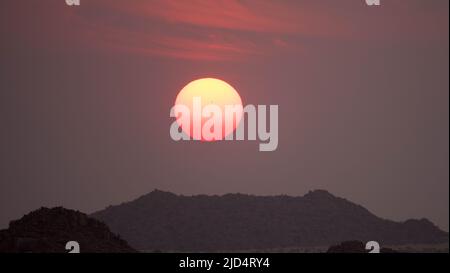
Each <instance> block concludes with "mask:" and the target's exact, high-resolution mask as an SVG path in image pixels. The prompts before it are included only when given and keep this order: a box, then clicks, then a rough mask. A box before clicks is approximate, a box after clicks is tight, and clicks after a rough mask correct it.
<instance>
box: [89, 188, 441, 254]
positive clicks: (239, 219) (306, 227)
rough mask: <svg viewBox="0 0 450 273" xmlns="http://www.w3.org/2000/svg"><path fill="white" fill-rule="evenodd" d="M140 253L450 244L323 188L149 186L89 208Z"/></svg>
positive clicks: (420, 223) (432, 230)
mask: <svg viewBox="0 0 450 273" xmlns="http://www.w3.org/2000/svg"><path fill="white" fill-rule="evenodd" d="M92 217H94V218H97V219H99V220H101V221H103V222H105V223H106V224H107V225H108V226H109V227H110V228H111V230H112V231H114V232H116V233H117V234H120V235H121V236H122V237H123V238H124V239H125V240H127V241H128V242H129V243H130V245H131V246H133V247H134V248H136V249H139V250H144V251H154V250H160V251H236V250H249V249H271V248H284V247H308V246H330V245H336V244H339V243H341V242H345V241H355V240H358V241H362V242H367V241H377V242H379V243H380V245H403V244H437V243H448V233H447V232H444V231H442V230H440V229H439V228H437V227H436V226H435V225H434V224H433V223H431V222H430V221H429V220H427V219H421V220H408V221H405V222H394V221H390V220H385V219H382V218H379V217H377V216H375V215H374V214H372V213H371V212H369V211H368V210H367V209H365V208H364V207H362V206H360V205H357V204H354V203H352V202H350V201H347V200H346V199H343V198H339V197H336V196H334V195H332V194H330V193H329V192H327V191H325V190H315V191H310V192H309V193H307V194H306V195H304V196H302V197H290V196H285V195H283V196H253V195H245V194H225V195H222V196H217V195H214V196H207V195H197V196H183V195H176V194H173V193H170V192H163V191H159V190H154V191H152V192H151V193H149V194H147V195H144V196H141V197H140V198H138V199H136V200H134V201H131V202H128V203H122V204H121V205H117V206H109V207H108V208H106V209H104V210H102V211H99V212H96V213H94V214H92Z"/></svg>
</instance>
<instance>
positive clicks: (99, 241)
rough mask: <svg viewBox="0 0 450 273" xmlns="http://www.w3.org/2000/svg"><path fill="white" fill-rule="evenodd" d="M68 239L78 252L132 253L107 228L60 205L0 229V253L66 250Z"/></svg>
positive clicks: (126, 245)
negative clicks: (78, 248) (75, 245)
mask: <svg viewBox="0 0 450 273" xmlns="http://www.w3.org/2000/svg"><path fill="white" fill-rule="evenodd" d="M69 241H76V242H78V244H79V247H80V252H88V253H89V252H136V251H135V250H134V249H133V248H131V247H130V246H129V245H128V244H127V242H125V241H124V240H122V239H120V237H119V236H117V235H115V234H113V233H112V232H111V231H110V230H109V229H108V227H107V226H106V225H105V224H104V223H102V222H100V221H98V220H96V219H93V218H90V217H88V216H87V215H86V214H84V213H81V212H78V211H74V210H68V209H64V208H61V207H57V208H52V209H49V208H41V209H38V210H36V211H33V212H31V213H29V214H27V215H25V216H24V217H22V218H21V219H19V220H16V221H12V222H11V223H10V224H9V228H8V229H6V230H1V231H0V253H1V252H68V250H66V248H65V246H66V243H67V242H69Z"/></svg>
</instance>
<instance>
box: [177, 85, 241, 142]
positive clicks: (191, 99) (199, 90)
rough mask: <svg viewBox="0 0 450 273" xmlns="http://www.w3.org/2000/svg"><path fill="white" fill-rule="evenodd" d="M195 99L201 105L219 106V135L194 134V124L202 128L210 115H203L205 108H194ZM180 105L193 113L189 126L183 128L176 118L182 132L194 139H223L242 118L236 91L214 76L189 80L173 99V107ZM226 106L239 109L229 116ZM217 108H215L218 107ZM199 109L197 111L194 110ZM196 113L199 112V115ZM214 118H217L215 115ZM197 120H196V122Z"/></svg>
mask: <svg viewBox="0 0 450 273" xmlns="http://www.w3.org/2000/svg"><path fill="white" fill-rule="evenodd" d="M196 99H198V100H200V101H201V106H200V107H202V106H208V105H209V106H211V105H214V106H218V107H219V108H220V113H219V115H220V117H219V118H220V119H221V124H222V126H221V128H219V129H221V130H220V131H221V133H220V134H219V135H221V137H219V138H217V137H216V138H214V139H206V138H205V137H204V136H203V135H200V136H199V135H196V134H195V130H194V129H193V128H194V126H196V125H198V126H200V128H203V126H204V125H205V124H207V123H208V120H209V119H210V118H211V117H208V116H207V114H206V116H205V109H203V114H202V109H201V108H200V109H195V104H196ZM181 106H185V107H187V108H188V110H189V112H190V113H193V114H192V115H191V116H190V121H189V122H188V123H184V122H183V124H189V125H190V126H189V128H185V127H187V126H182V123H181V122H180V119H178V120H177V121H178V123H179V124H180V126H181V128H182V130H183V132H184V133H186V134H187V135H188V136H190V137H193V138H194V139H201V140H220V139H224V138H225V136H227V135H228V134H231V133H233V131H234V130H235V129H236V128H237V126H238V125H239V122H240V121H241V118H242V111H241V110H242V100H241V97H240V96H239V94H238V92H237V91H236V90H235V89H234V88H233V87H232V86H231V85H229V84H228V83H226V82H224V81H222V80H219V79H214V78H203V79H198V80H194V81H192V82H190V83H189V84H187V85H186V86H185V87H184V88H183V89H181V91H180V92H179V93H178V96H177V98H176V100H175V109H176V108H177V107H178V108H179V107H181ZM226 107H238V108H239V110H240V111H238V112H237V113H236V114H235V115H233V116H230V115H226V114H225V108H226ZM219 108H217V109H219ZM176 110H177V109H176ZM196 110H199V111H200V112H199V111H196ZM196 113H200V114H199V115H198V114H196ZM215 118H218V117H217V116H216V117H215ZM196 121H197V122H196Z"/></svg>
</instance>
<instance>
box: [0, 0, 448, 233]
mask: <svg viewBox="0 0 450 273" xmlns="http://www.w3.org/2000/svg"><path fill="white" fill-rule="evenodd" d="M448 10H449V2H448V1H447V0H409V1H401V0H381V5H380V6H378V7H374V6H372V7H369V6H367V5H366V4H365V1H363V0H342V1H335V0H304V1H294V0H292V1H260V0H247V1H244V0H241V1H238V0H227V1H225V0H224V1H200V0H198V1H175V0H166V1H156V0H155V1H153V0H149V1H137V0H136V1H134V0H127V1H119V0H89V1H88V0H81V5H80V6H67V5H66V4H65V1H64V0H45V1H44V0H42V1H26V0H3V1H1V3H0V22H1V23H0V33H1V37H2V38H1V43H0V49H1V50H0V54H1V62H0V79H1V80H0V90H1V92H0V124H1V134H0V228H6V227H7V225H8V222H9V221H10V220H13V219H18V218H20V217H21V216H22V215H23V214H25V213H28V212H29V211H31V210H34V209H37V208H39V207H41V206H47V207H52V206H64V207H67V208H72V209H77V210H81V211H83V212H86V213H91V212H94V211H97V210H100V209H103V208H104V207H106V206H108V205H113V204H120V203H122V202H125V201H130V200H132V199H134V198H137V197H139V196H141V195H143V194H146V193H148V192H150V191H152V190H153V189H155V188H157V189H160V190H165V191H171V192H174V193H177V194H184V195H196V194H225V193H236V192H240V193H248V194H256V195H279V194H287V195H292V196H301V195H304V194H305V193H307V192H308V191H309V190H314V189H326V190H328V191H329V192H331V193H332V194H334V195H336V196H339V197H344V198H347V199H348V200H351V201H352V202H355V203H358V204H361V205H363V206H364V207H366V208H367V209H369V210H370V211H371V212H373V213H375V214H376V215H378V216H380V217H382V218H387V219H392V220H396V221H403V220H406V219H408V218H424V217H425V218H428V219H430V220H431V221H433V222H434V223H435V224H437V225H438V226H439V227H440V228H442V229H444V230H447V231H448V227H449V167H448V166H449V77H448V75H449V36H448V35H449V34H448V33H449V29H448V20H449V14H448ZM203 77H216V78H219V79H222V80H225V81H226V82H228V83H229V84H231V85H232V86H233V87H234V88H235V89H236V90H237V91H238V92H239V94H240V96H241V98H242V101H243V103H244V104H245V105H246V104H253V105H258V104H265V105H275V104H276V105H278V106H279V143H278V148H277V150H276V151H273V152H260V151H259V149H258V145H259V142H258V141H239V142H237V141H224V142H209V143H204V142H201V143H199V142H192V141H186V142H175V141H173V140H172V139H171V138H170V135H169V129H170V125H171V123H172V122H173V119H172V118H170V116H169V110H170V108H171V107H172V106H173V103H174V101H175V98H176V95H177V94H178V92H179V91H180V90H181V89H182V88H183V86H185V85H186V84H187V83H189V82H190V81H192V80H195V79H198V78H203Z"/></svg>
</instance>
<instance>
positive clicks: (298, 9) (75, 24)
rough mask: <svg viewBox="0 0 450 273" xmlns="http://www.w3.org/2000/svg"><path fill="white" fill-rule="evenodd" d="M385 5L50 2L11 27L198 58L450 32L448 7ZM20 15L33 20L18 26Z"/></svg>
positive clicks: (355, 0)
mask: <svg viewBox="0 0 450 273" xmlns="http://www.w3.org/2000/svg"><path fill="white" fill-rule="evenodd" d="M13 2H16V1H13ZM17 2H19V1H17ZM400 2H401V3H400ZM436 2H439V0H436ZM58 3H59V2H58ZM442 3H444V4H442ZM383 4H384V5H383V7H382V8H379V9H377V8H368V7H367V6H365V4H364V1H362V0H349V1H335V0H332V1H329V0H323V1H315V0H305V1H263V0H215V1H208V0H183V1H180V0H147V1H144V0H136V1H132V0H127V1H120V0H91V1H85V2H83V4H82V6H80V7H77V8H69V7H67V6H65V5H64V4H63V1H61V3H60V5H56V4H55V3H54V2H52V1H48V2H46V3H39V4H36V3H35V2H33V3H32V4H30V5H32V7H30V6H29V5H28V3H27V6H26V7H25V5H24V4H16V5H18V6H19V8H18V10H19V11H20V13H23V14H21V16H13V15H8V14H5V16H6V17H7V18H6V20H10V21H13V22H9V23H10V24H11V23H12V24H14V23H15V24H16V25H17V24H19V25H25V26H26V28H25V27H24V29H23V33H24V34H23V33H11V35H29V36H28V37H26V38H27V39H30V37H34V38H32V39H34V40H38V39H41V40H42V38H45V39H44V40H48V41H53V42H56V43H57V42H61V41H62V42H64V41H66V40H67V39H72V40H74V41H76V43H77V44H80V43H81V44H87V45H89V46H96V47H99V48H101V49H102V50H105V49H106V50H108V49H113V50H122V51H125V52H134V53H136V54H140V55H145V56H157V57H169V58H181V59H190V60H242V59H243V58H246V57H252V56H264V55H270V54H274V53H277V54H278V53H280V52H286V53H287V54H299V52H303V46H304V45H302V44H301V42H299V41H304V40H305V39H307V40H311V39H320V40H324V39H325V40H326V41H327V42H329V43H332V42H335V41H336V40H342V39H348V40H358V39H360V40H363V39H375V40H377V39H378V40H384V41H387V40H388V39H391V40H392V39H409V40H411V41H412V40H421V39H430V38H431V39H435V38H439V35H440V34H441V33H442V28H443V27H447V29H448V24H444V23H445V20H447V22H448V11H442V8H441V6H445V5H447V6H448V2H447V4H445V2H442V1H441V2H440V4H439V5H438V4H436V5H427V6H426V7H427V8H428V9H427V10H423V9H422V8H423V7H422V6H423V5H420V2H418V1H415V0H411V1H409V2H408V3H407V4H406V3H404V2H403V1H398V2H396V1H392V2H386V3H383ZM43 6H44V7H43ZM27 10H28V11H30V12H27ZM31 11H33V12H31ZM28 13H29V14H28ZM19 17H20V18H28V19H27V20H28V21H27V22H26V23H23V22H16V21H17V20H18V19H17V18H19ZM33 18H34V19H33ZM446 18H447V19H446ZM6 25H7V24H4V26H3V28H6V31H7V30H8V29H7V27H6ZM16 28H18V27H17V26H16Z"/></svg>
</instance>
